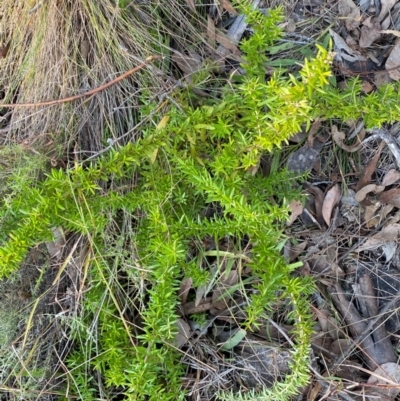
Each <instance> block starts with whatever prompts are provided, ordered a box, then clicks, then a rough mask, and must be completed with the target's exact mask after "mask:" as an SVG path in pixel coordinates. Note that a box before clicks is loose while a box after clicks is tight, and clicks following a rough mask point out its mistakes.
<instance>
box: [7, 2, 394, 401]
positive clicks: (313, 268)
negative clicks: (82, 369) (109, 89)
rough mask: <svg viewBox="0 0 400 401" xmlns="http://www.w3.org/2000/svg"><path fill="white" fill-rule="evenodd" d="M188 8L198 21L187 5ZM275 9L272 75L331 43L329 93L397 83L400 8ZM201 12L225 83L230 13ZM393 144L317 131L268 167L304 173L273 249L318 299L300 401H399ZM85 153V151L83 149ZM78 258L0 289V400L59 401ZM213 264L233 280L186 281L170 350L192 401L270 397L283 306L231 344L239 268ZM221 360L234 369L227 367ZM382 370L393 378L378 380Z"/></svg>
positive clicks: (283, 331) (53, 261)
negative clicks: (266, 323)
mask: <svg viewBox="0 0 400 401" xmlns="http://www.w3.org/2000/svg"><path fill="white" fill-rule="evenodd" d="M187 4H188V7H192V8H193V12H194V13H195V12H198V10H197V9H196V7H195V3H194V2H192V1H190V0H188V1H187ZM272 5H277V4H276V3H275V4H272ZM284 7H285V10H286V11H285V12H286V18H285V21H284V29H285V32H286V35H285V37H284V40H283V41H282V42H280V43H278V44H277V46H276V47H275V48H274V49H273V51H272V52H271V54H270V63H269V66H268V67H269V68H270V69H271V71H272V69H273V68H277V67H278V66H284V67H285V68H289V69H293V70H295V69H296V68H297V63H298V61H299V60H302V59H304V57H306V56H310V55H312V54H313V51H314V49H315V44H316V43H324V44H328V42H329V38H330V37H332V38H333V40H334V50H335V52H336V54H337V56H336V58H335V63H334V74H335V79H336V80H337V82H338V85H347V84H348V83H349V82H350V81H349V79H350V78H352V77H354V76H358V75H360V76H361V77H362V79H363V87H364V90H365V92H366V93H369V92H371V91H373V90H375V89H376V88H377V87H379V86H380V85H382V83H385V82H390V81H391V80H398V79H400V73H399V72H398V70H397V65H400V50H399V49H398V39H396V38H397V37H398V36H400V34H399V30H400V26H399V25H400V17H399V16H400V11H399V10H400V3H397V2H395V1H381V2H379V1H377V2H376V3H374V4H372V3H370V2H362V4H359V2H353V1H351V0H340V1H335V2H333V1H332V2H325V1H318V0H312V1H302V0H300V1H296V2H293V3H291V2H288V3H287V4H284ZM208 10H209V14H208V17H209V25H208V30H207V32H206V33H205V34H206V35H207V37H208V41H209V42H210V43H211V44H213V45H214V46H215V49H216V53H215V54H214V55H213V56H212V57H213V58H214V59H215V60H218V59H219V60H221V69H224V73H226V74H229V73H230V72H231V71H232V69H233V68H235V67H236V66H237V63H238V61H240V58H239V57H240V52H239V50H238V47H237V46H238V43H237V41H235V40H234V39H232V37H230V36H229V32H227V31H225V34H226V36H221V33H219V32H221V31H222V29H223V28H222V25H223V22H224V21H225V22H226V21H227V20H229V19H232V21H233V20H234V19H235V10H234V8H233V7H232V6H231V4H230V3H229V2H228V1H221V6H219V7H217V6H214V7H210V8H209V9H208ZM228 14H229V15H228ZM221 21H222V22H221ZM216 26H217V28H218V29H219V30H215V27H216ZM243 34H244V35H246V34H250V33H249V32H248V31H243ZM221 45H223V47H220V46H221ZM222 55H223V57H222ZM206 56H207V57H208V56H209V54H207V52H206V51H204V53H202V54H200V53H196V51H194V50H193V51H192V53H188V52H186V53H184V52H175V55H174V57H173V61H174V63H175V64H174V65H175V68H176V69H177V70H178V71H179V72H180V74H181V75H182V76H190V74H192V73H193V72H194V71H196V70H199V69H201V68H203V62H204V60H205V58H206ZM227 60H229V63H228V62H227ZM188 79H189V78H188ZM341 133H343V134H344V137H345V138H346V141H345V142H343V139H342V136H341V135H342V134H341ZM77 135H78V136H79V131H78V132H77ZM372 135H376V136H375V137H374V138H375V139H374V140H369V141H365V140H364V138H369V137H371V136H372ZM82 137H83V135H82ZM399 137H400V127H398V126H397V125H394V126H388V127H384V129H383V130H382V131H379V132H375V131H374V132H368V131H366V130H365V127H364V124H363V121H348V122H347V123H346V124H342V125H340V126H335V125H332V124H327V123H325V122H323V121H316V122H315V123H314V125H313V126H312V128H311V130H310V131H308V132H301V133H299V134H298V135H296V137H294V138H292V140H291V141H290V143H289V144H288V145H287V146H284V147H283V149H282V150H281V151H280V153H279V154H278V156H279V163H281V165H282V166H283V165H287V166H288V168H289V169H292V170H294V171H298V172H302V173H303V172H309V176H308V178H307V181H306V182H304V183H300V182H299V184H298V185H302V186H303V191H304V193H305V194H306V195H307V198H306V199H307V200H306V202H305V204H301V203H295V202H294V203H292V204H291V210H292V219H291V222H290V223H289V224H288V226H287V229H286V235H287V236H288V241H287V242H286V244H285V247H284V250H283V252H284V253H285V256H287V258H288V260H290V261H291V262H297V261H301V262H303V267H302V268H300V269H299V271H298V274H302V275H311V276H313V277H314V278H315V280H316V283H317V286H318V290H319V292H318V293H317V294H315V296H314V298H313V300H312V310H313V313H314V316H315V321H316V326H315V336H314V340H313V355H312V360H313V364H312V370H311V371H312V381H311V384H310V385H309V386H308V387H307V388H306V389H304V390H303V399H307V400H322V399H329V400H341V399H344V400H358V399H363V398H362V397H366V396H372V395H377V396H378V397H381V399H388V400H394V399H395V397H396V395H397V392H398V390H397V389H398V383H399V382H400V380H399V378H400V374H399V371H398V367H397V362H398V356H397V344H398V341H399V338H400V337H399V333H400V317H399V316H398V313H397V307H398V302H397V298H398V295H399V291H400V250H399V248H398V246H397V243H398V238H399V234H400V213H399V211H398V210H399V208H400V185H399V182H400V171H399V169H400V158H399V156H400V151H399V150H398V148H397V147H398V145H397V143H400V140H399V141H398V139H399ZM388 138H389V139H388ZM102 139H104V138H102ZM83 141H84V140H83V138H78V141H77V142H78V143H80V144H81V145H82V143H83ZM99 143H101V140H99V141H96V149H95V150H96V151H98V150H99V149H98V147H99V146H100V145H99ZM92 145H93V143H92V144H91V145H88V146H85V145H82V150H85V151H87V150H88V149H89V148H90V149H91V146H92ZM77 154H78V152H77V153H76V154H75V157H77V156H76V155H77ZM62 162H63V161H62V160H60V161H59V163H62ZM271 163H273V160H272V158H269V157H268V156H267V157H266V158H265V160H264V162H263V164H262V166H261V167H262V168H263V169H264V170H265V174H268V169H269V165H270V164H271ZM195 245H196V246H198V245H199V244H195ZM200 245H201V247H202V248H204V250H205V251H206V252H210V255H212V251H214V250H216V249H219V251H224V252H226V255H228V254H229V252H236V251H237V252H239V251H240V253H241V254H243V255H246V253H247V252H249V250H248V249H247V248H246V247H247V245H248V244H246V243H241V244H233V243H229V242H226V243H220V244H215V243H213V241H212V240H209V239H204V243H203V244H200ZM71 250H73V252H72V251H71ZM70 252H72V255H73V257H72V258H69V256H70V255H71V253H70ZM86 253H87V250H86V249H85V245H84V244H83V243H81V240H80V239H78V238H74V237H71V238H67V239H63V237H62V234H60V237H59V240H58V241H56V242H55V243H53V244H48V246H47V247H46V246H43V247H42V248H39V249H34V250H33V251H32V252H31V253H30V255H29V258H28V260H27V261H26V264H25V265H24V266H23V267H22V269H21V271H20V272H19V273H18V274H17V275H16V276H14V277H12V279H11V280H9V281H6V282H3V283H2V287H1V296H0V303H1V307H0V314H1V316H0V319H1V321H2V325H3V327H4V329H3V330H2V332H1V333H0V336H3V337H4V339H3V340H2V341H0V342H1V343H4V344H5V343H7V344H8V345H9V347H8V348H7V349H4V348H1V347H0V351H1V353H0V360H1V361H2V362H3V366H5V365H6V366H12V365H13V364H15V366H16V370H14V371H12V370H8V371H6V370H3V371H1V374H0V393H1V394H2V396H1V397H2V399H4V400H6V399H7V400H8V399H18V397H19V395H20V393H21V392H23V393H24V397H25V399H40V400H45V399H57V398H59V397H58V395H57V392H58V391H59V388H60V386H59V383H60V379H59V377H63V358H64V356H65V355H66V354H67V353H68V351H69V350H70V347H72V346H73V344H71V343H69V342H68V338H67V334H66V333H67V332H66V331H65V327H67V326H68V323H69V322H70V320H69V318H70V316H73V315H74V314H75V313H78V310H79V306H78V305H79V302H80V299H81V296H82V295H83V294H84V290H85V288H84V277H85V271H84V267H83V266H84V260H85V257H86V256H85V255H86ZM210 260H211V262H210V264H211V265H210V266H209V268H210V270H211V271H216V267H215V264H214V265H212V263H215V260H214V259H212V258H211V259H210ZM65 261H68V263H64V262H65ZM223 263H224V264H225V269H226V271H228V272H229V274H221V275H220V276H218V279H216V280H215V283H214V285H213V286H212V287H211V288H202V289H197V290H196V293H195V300H193V301H188V299H187V293H189V291H191V290H192V283H191V282H190V280H188V281H184V282H182V285H181V301H182V302H181V303H182V305H181V310H180V315H181V318H180V320H179V324H180V326H181V327H180V334H181V337H180V338H177V343H176V345H177V346H178V347H181V348H183V349H184V350H185V356H184V357H183V359H182V362H183V363H185V364H187V366H188V369H187V375H186V377H185V383H184V384H185V386H186V388H188V389H189V390H190V391H189V398H190V399H193V400H198V399H207V400H209V399H212V398H213V395H214V393H215V391H216V390H217V389H232V388H233V389H236V388H238V387H239V386H244V387H246V388H259V386H264V385H270V384H271V383H272V382H273V381H275V380H277V379H279V378H280V377H282V376H284V375H285V373H286V372H287V371H288V362H289V361H290V352H289V351H290V345H288V344H290V334H289V333H290V330H291V327H290V326H289V325H286V324H285V322H284V316H285V312H284V310H285V305H277V306H276V310H275V311H274V321H273V322H272V321H271V322H270V327H269V329H268V330H261V331H259V332H257V333H255V334H254V335H250V334H246V333H243V332H241V331H240V330H239V327H238V325H236V323H237V322H238V321H240V320H241V319H242V318H243V310H242V304H243V299H242V298H240V297H236V298H229V300H227V299H224V297H222V295H223V294H224V293H226V291H227V290H229V289H231V288H233V287H234V286H236V285H237V284H238V281H239V277H238V275H239V274H241V272H242V267H241V266H240V263H241V262H239V263H236V262H235V265H232V264H230V263H231V262H230V259H229V257H228V256H227V257H226V259H225V260H224V261H223ZM227 266H229V267H227ZM232 266H234V268H232ZM44 267H46V269H44ZM60 270H61V274H60V275H59V274H58V272H59V271H60ZM244 270H245V269H244ZM246 273H247V274H248V272H246V271H245V272H244V274H246ZM248 276H249V277H251V276H250V275H248ZM215 277H217V273H215ZM250 281H251V280H250ZM250 281H249V282H250ZM246 288H247V287H246ZM192 291H193V290H192ZM206 293H208V294H209V295H208V296H207V297H204V295H205V294H206ZM185 294H186V295H185ZM211 331H212V336H210V335H209V334H210V332H211ZM0 338H1V337H0ZM189 340H190V341H189ZM188 344H190V345H188ZM215 344H218V346H215ZM221 345H223V346H224V349H223V352H221ZM10 347H11V348H10ZM10 349H11V350H12V352H11V353H10V352H9V350H10ZM227 352H228V353H229V352H230V353H231V354H230V355H231V357H232V358H231V359H229V358H226V353H227ZM13 358H14V359H13ZM33 359H34V361H33V362H32V360H33ZM21 360H22V363H21ZM18 361H19V363H18ZM26 363H31V364H32V363H33V366H34V369H32V365H31V368H30V369H27V370H24V364H26ZM381 368H383V369H386V373H387V374H388V376H389V379H386V380H384V376H385V373H382V372H381V371H379V370H378V369H381ZM31 372H35V375H33V374H32V373H31ZM374 372H375V373H374ZM61 381H62V380H61ZM376 383H380V386H379V385H376ZM64 384H65V383H64ZM385 397H386V398H385ZM370 399H372V398H370Z"/></svg>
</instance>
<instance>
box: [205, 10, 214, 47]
mask: <svg viewBox="0 0 400 401" xmlns="http://www.w3.org/2000/svg"><path fill="white" fill-rule="evenodd" d="M207 38H208V43H209V44H210V45H211V47H212V48H215V24H214V21H213V19H212V18H211V17H210V16H209V15H207Z"/></svg>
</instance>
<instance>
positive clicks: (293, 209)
mask: <svg viewBox="0 0 400 401" xmlns="http://www.w3.org/2000/svg"><path fill="white" fill-rule="evenodd" d="M289 209H290V220H289V221H288V222H287V223H286V225H287V226H291V225H292V224H293V222H294V221H295V220H296V219H297V217H299V216H300V215H301V214H302V213H303V204H302V203H301V202H300V201H297V200H293V201H291V202H290V203H289Z"/></svg>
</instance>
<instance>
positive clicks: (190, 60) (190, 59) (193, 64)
mask: <svg viewBox="0 0 400 401" xmlns="http://www.w3.org/2000/svg"><path fill="white" fill-rule="evenodd" d="M197 56H198V55H197ZM197 56H196V55H191V56H187V55H186V54H183V53H180V52H178V51H175V52H174V53H173V54H172V56H171V58H172V61H174V62H175V63H176V64H177V65H178V67H179V68H180V69H181V70H182V71H183V72H184V73H185V74H188V75H191V74H194V73H195V72H197V71H199V70H201V69H202V68H204V67H203V63H202V61H201V57H200V56H198V57H197Z"/></svg>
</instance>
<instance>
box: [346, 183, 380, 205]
mask: <svg viewBox="0 0 400 401" xmlns="http://www.w3.org/2000/svg"><path fill="white" fill-rule="evenodd" d="M384 190H385V187H384V186H383V185H375V184H369V185H366V186H365V187H364V188H361V189H360V190H359V191H358V192H357V193H356V195H355V197H354V198H355V200H356V201H357V202H359V203H361V202H362V201H363V200H364V199H365V198H366V197H367V195H368V194H369V193H370V192H374V193H376V194H380V193H381V192H383V191H384Z"/></svg>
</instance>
